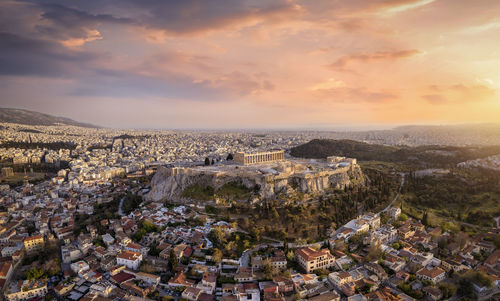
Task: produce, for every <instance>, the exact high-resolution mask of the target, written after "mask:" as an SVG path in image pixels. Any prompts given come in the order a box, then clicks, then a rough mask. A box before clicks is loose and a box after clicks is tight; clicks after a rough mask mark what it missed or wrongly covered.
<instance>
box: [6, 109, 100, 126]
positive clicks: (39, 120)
mask: <svg viewBox="0 0 500 301" xmlns="http://www.w3.org/2000/svg"><path fill="white" fill-rule="evenodd" d="M0 122H10V123H19V124H26V125H45V126H47V125H60V124H64V125H73V126H80V127H86V128H98V127H99V126H96V125H93V124H89V123H83V122H78V121H75V120H73V119H69V118H65V117H57V116H52V115H48V114H43V113H39V112H34V111H28V110H23V109H12V108H0Z"/></svg>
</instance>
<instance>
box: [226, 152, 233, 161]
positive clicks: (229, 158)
mask: <svg viewBox="0 0 500 301" xmlns="http://www.w3.org/2000/svg"><path fill="white" fill-rule="evenodd" d="M226 160H227V161H232V160H233V154H231V153H229V154H227V158H226Z"/></svg>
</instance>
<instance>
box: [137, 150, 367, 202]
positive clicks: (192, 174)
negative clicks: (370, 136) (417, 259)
mask: <svg viewBox="0 0 500 301" xmlns="http://www.w3.org/2000/svg"><path fill="white" fill-rule="evenodd" d="M228 183H234V184H236V185H238V186H240V187H244V188H246V189H248V191H251V192H252V195H251V196H250V197H249V198H248V199H247V200H242V201H248V200H250V201H258V200H266V199H274V198H276V196H277V195H283V194H284V195H297V193H301V194H304V197H307V196H314V195H315V194H319V193H322V192H324V191H325V190H326V189H329V188H344V187H345V186H349V185H352V184H353V183H364V176H363V173H362V171H361V169H360V167H359V165H358V164H357V163H356V160H355V159H349V158H342V157H329V158H328V160H314V159H313V160H302V159H291V160H279V161H274V162H265V163H259V164H252V165H242V164H237V163H233V164H223V165H212V166H195V167H187V168H181V167H171V168H167V167H161V168H159V169H158V171H157V173H156V174H155V176H154V177H153V179H152V181H151V192H150V193H149V194H148V195H147V196H146V198H147V199H149V200H154V201H161V200H170V201H177V202H179V201H180V202H188V201H192V200H191V199H189V198H186V196H185V195H183V192H184V191H185V190H186V189H187V188H189V187H192V186H193V185H196V186H197V187H210V188H213V191H214V192H215V193H214V198H213V200H214V201H217V202H218V201H220V200H219V199H218V198H217V191H218V190H219V189H221V187H223V186H224V185H225V184H228Z"/></svg>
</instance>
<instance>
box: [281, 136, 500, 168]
mask: <svg viewBox="0 0 500 301" xmlns="http://www.w3.org/2000/svg"><path fill="white" fill-rule="evenodd" d="M499 153H500V146H486V147H454V146H436V145H431V146H418V147H408V146H386V145H378V144H369V143H365V142H359V141H353V140H330V139H314V140H311V141H310V142H308V143H306V144H302V145H299V146H296V147H294V148H292V149H291V150H290V154H291V155H292V156H294V157H298V158H315V159H321V158H326V157H328V156H345V157H351V158H357V159H358V160H360V161H382V162H394V163H403V164H406V165H412V166H416V165H418V166H420V167H450V166H455V165H456V164H457V163H459V162H463V161H467V160H471V159H477V158H483V157H487V156H491V155H495V154H499Z"/></svg>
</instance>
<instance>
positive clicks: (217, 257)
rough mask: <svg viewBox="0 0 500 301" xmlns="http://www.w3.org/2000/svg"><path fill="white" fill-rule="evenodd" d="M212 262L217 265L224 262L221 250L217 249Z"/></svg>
mask: <svg viewBox="0 0 500 301" xmlns="http://www.w3.org/2000/svg"><path fill="white" fill-rule="evenodd" d="M212 260H213V261H214V262H216V263H219V262H221V261H222V252H221V250H219V249H217V248H215V249H214V253H213V254H212Z"/></svg>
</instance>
